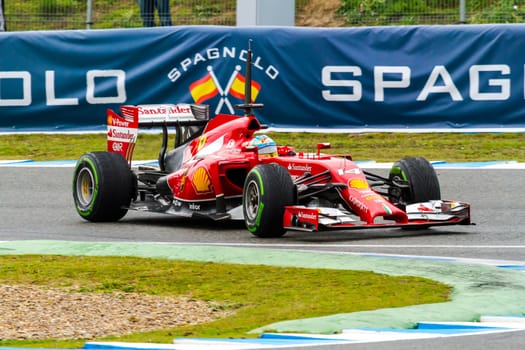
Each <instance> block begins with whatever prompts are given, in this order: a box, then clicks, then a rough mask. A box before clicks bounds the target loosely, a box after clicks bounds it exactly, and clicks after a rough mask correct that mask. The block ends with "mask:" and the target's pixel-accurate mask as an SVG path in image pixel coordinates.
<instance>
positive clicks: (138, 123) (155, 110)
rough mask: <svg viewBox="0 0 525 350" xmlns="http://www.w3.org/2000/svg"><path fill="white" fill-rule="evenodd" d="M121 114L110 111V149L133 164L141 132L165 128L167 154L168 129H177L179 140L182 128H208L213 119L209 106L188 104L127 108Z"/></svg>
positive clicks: (122, 107) (108, 117)
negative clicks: (134, 152) (153, 128)
mask: <svg viewBox="0 0 525 350" xmlns="http://www.w3.org/2000/svg"><path fill="white" fill-rule="evenodd" d="M120 113H121V114H120V115H119V114H117V113H116V112H114V111H113V110H111V109H108V110H107V128H108V137H107V143H108V144H107V146H108V151H109V152H116V153H120V154H121V155H122V156H123V157H124V158H125V159H126V160H127V161H128V162H129V163H130V164H131V159H132V156H133V150H134V148H135V144H136V142H137V136H138V129H139V128H152V127H161V128H162V133H163V138H162V143H163V145H162V149H163V150H164V151H165V150H166V147H167V138H168V130H167V127H170V126H174V127H176V136H177V138H178V137H179V135H180V134H181V132H180V131H181V127H185V126H204V125H206V123H207V122H208V121H209V119H210V109H209V106H207V105H195V104H186V103H179V104H176V105H175V104H150V105H137V106H132V105H126V106H121V107H120ZM161 151H162V150H161Z"/></svg>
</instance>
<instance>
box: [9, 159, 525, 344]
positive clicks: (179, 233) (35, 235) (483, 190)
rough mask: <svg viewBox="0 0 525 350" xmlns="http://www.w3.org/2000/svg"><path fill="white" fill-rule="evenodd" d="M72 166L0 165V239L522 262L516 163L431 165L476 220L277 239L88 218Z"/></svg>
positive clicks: (486, 338)
mask: <svg viewBox="0 0 525 350" xmlns="http://www.w3.org/2000/svg"><path fill="white" fill-rule="evenodd" d="M72 172H73V169H72V168H71V167H43V168H42V167H39V168H37V167H0V241H14V240H17V241H18V240H64V241H82V242H173V243H184V244H191V243H194V244H197V243H198V244H211V245H219V246H222V245H224V246H241V247H258V248H265V247H267V248H281V249H282V248H285V249H294V250H314V251H331V252H332V251H334V252H352V253H359V252H362V253H381V254H399V255H419V256H421V255H422V256H439V257H458V258H469V259H494V260H501V261H516V262H521V263H522V264H523V262H524V261H525V238H524V237H525V228H524V226H523V224H522V220H523V219H525V200H524V198H525V189H524V187H523V184H524V183H525V170H520V169H514V170H512V169H511V170H501V169H473V170H459V169H438V170H437V172H438V176H439V178H440V183H441V192H442V197H443V198H448V199H456V200H461V201H466V202H470V203H471V204H472V220H473V222H474V223H475V224H476V225H471V226H450V227H440V228H433V229H430V230H417V231H403V230H397V229H389V230H359V231H350V232H331V233H316V234H312V233H303V232H288V233H287V234H286V235H285V236H284V237H282V238H279V239H260V238H256V237H253V236H251V235H250V234H249V233H248V232H247V231H246V230H245V229H244V226H243V224H242V223H235V222H231V223H227V224H221V225H216V224H215V223H213V222H207V221H205V222H196V221H192V220H186V219H177V218H172V217H169V216H166V215H157V214H155V215H152V214H148V213H136V212H130V213H128V215H127V216H126V217H125V218H124V219H123V220H122V221H121V222H119V223H113V224H110V223H108V224H106V223H104V224H93V223H89V222H86V221H84V220H82V219H81V218H80V217H79V216H78V215H77V213H76V212H75V209H74V207H73V201H72V195H71V182H72ZM375 172H378V173H382V172H383V173H384V172H386V170H375ZM523 302H524V303H525V301H523ZM523 344H525V331H519V332H509V333H501V334H491V335H483V336H463V337H454V338H443V339H440V338H436V339H427V340H410V341H401V342H395V343H392V342H387V343H373V344H352V345H339V346H333V345H332V346H331V347H330V349H387V348H388V349H420V348H425V349H452V348H454V349H455V348H462V349H478V348H484V349H496V348H504V349H519V348H520V349H521V348H522V347H523Z"/></svg>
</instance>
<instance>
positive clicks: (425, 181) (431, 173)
mask: <svg viewBox="0 0 525 350" xmlns="http://www.w3.org/2000/svg"><path fill="white" fill-rule="evenodd" d="M389 180H390V182H392V183H393V185H391V187H390V189H389V191H388V192H389V199H390V201H391V202H393V203H394V204H401V205H407V204H412V203H419V202H428V201H430V200H438V199H441V190H440V187H439V180H438V177H437V175H436V171H435V170H434V167H433V166H432V164H430V163H429V162H428V161H427V160H426V159H425V158H422V157H408V158H403V159H401V160H399V161H397V162H395V163H394V165H393V166H392V169H391V170H390V175H389ZM396 184H400V186H396Z"/></svg>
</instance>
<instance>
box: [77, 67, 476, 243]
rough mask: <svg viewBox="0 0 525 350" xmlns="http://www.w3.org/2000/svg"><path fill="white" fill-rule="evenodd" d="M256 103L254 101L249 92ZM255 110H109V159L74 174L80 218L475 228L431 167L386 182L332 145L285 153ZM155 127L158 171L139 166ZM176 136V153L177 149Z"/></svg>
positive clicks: (417, 164)
mask: <svg viewBox="0 0 525 350" xmlns="http://www.w3.org/2000/svg"><path fill="white" fill-rule="evenodd" d="M249 77H250V75H249V74H247V80H248V79H249ZM247 84H248V83H247ZM246 95H247V96H248V98H247V101H250V99H249V98H250V94H249V88H247V89H246ZM255 107H259V105H254V104H250V103H245V104H244V105H241V106H240V108H243V109H245V112H246V113H245V116H242V117H240V116H235V115H226V114H220V115H217V116H215V117H214V118H212V119H210V118H209V109H208V108H207V106H202V105H188V104H177V105H142V106H122V107H121V114H120V115H119V114H117V113H115V112H113V111H111V110H109V111H108V151H107V152H90V153H87V154H84V155H83V156H82V157H81V158H80V159H79V160H78V162H77V165H76V168H75V171H74V178H73V197H74V201H75V206H76V209H77V212H78V213H79V214H80V216H81V217H82V218H84V219H86V220H89V221H117V220H119V219H121V218H122V217H123V216H124V215H125V214H126V213H127V211H128V210H129V209H133V210H139V211H148V212H157V213H166V214H172V215H177V216H182V217H193V218H204V217H205V218H211V219H213V220H228V219H234V220H244V222H245V224H246V227H247V229H248V230H249V231H250V232H251V233H252V234H254V235H256V236H259V237H280V236H282V235H283V234H285V232H286V231H287V230H300V231H325V230H346V229H365V228H387V227H400V228H425V227H430V226H437V225H455V224H470V205H469V204H467V203H463V202H457V201H451V200H442V199H441V193H440V186H439V182H438V178H437V176H436V173H435V171H434V168H433V167H432V165H431V164H430V163H429V162H428V161H426V160H425V159H423V158H419V157H417V158H404V159H401V160H399V161H397V162H396V163H395V164H394V165H393V167H392V168H391V170H390V173H389V175H388V177H382V176H379V175H376V174H372V173H370V172H368V171H365V170H363V169H361V168H360V167H359V166H358V165H357V164H356V163H354V162H353V161H352V159H351V157H350V156H333V155H326V154H323V153H321V150H322V149H325V148H328V147H329V144H325V143H319V144H317V152H312V153H304V152H298V151H296V150H295V149H293V148H292V147H289V146H278V145H276V144H275V143H274V142H273V141H272V140H271V139H270V138H269V137H267V136H265V135H261V134H260V131H261V130H262V129H264V126H263V125H261V124H260V123H259V121H258V119H257V118H256V117H255V116H254V115H253V113H252V108H255ZM151 127H160V128H162V147H161V150H160V154H159V158H158V165H155V166H139V167H138V168H137V167H132V166H131V158H132V154H133V149H134V146H135V143H136V140H137V135H138V130H139V128H151ZM171 129H174V135H175V137H174V138H175V144H174V147H173V148H171V149H169V150H168V148H169V147H168V138H169V134H170V133H169V130H171Z"/></svg>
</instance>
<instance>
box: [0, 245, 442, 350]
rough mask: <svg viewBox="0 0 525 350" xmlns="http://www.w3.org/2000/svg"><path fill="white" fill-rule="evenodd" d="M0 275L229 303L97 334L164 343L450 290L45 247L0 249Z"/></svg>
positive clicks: (431, 299) (234, 333)
mask: <svg viewBox="0 0 525 350" xmlns="http://www.w3.org/2000/svg"><path fill="white" fill-rule="evenodd" d="M283 254H285V253H283ZM0 283H1V284H16V285H32V286H35V285H37V286H42V287H48V286H49V287H54V288H68V291H71V288H72V287H74V288H73V290H72V291H71V292H78V293H83V292H96V293H109V292H114V291H123V292H135V293H145V294H153V295H169V296H190V297H192V298H196V299H200V300H206V301H213V302H215V303H216V304H218V305H219V306H215V307H220V308H223V309H228V310H232V311H234V313H233V314H232V315H231V316H228V317H226V318H223V319H219V320H216V321H213V322H210V323H207V324H202V325H197V326H185V327H181V328H175V329H162V330H158V331H154V332H147V333H136V334H131V335H124V336H121V337H107V338H104V339H103V340H105V341H110V340H112V341H131V342H152V343H155V342H159V343H171V342H172V341H173V338H174V337H182V336H190V337H246V336H248V335H247V334H246V332H248V331H250V330H252V329H254V328H257V327H260V326H263V325H267V324H270V323H273V322H277V321H282V320H290V319H299V318H306V317H317V316H324V315H331V314H336V313H345V312H355V311H363V310H374V309H378V308H391V307H401V306H406V305H414V304H425V303H437V302H444V301H447V300H449V299H448V296H449V294H450V292H451V288H450V287H449V286H446V285H443V284H441V283H438V282H435V281H432V280H429V279H425V278H420V277H405V276H397V277H392V276H386V275H381V274H376V273H373V272H357V271H347V270H325V269H307V268H283V267H272V266H264V265H257V266H253V265H239V264H217V263H210V262H208V263H201V262H190V261H174V260H163V259H145V258H133V257H65V256H47V255H46V256H33V255H22V256H0ZM250 336H254V335H250ZM99 340H101V339H99ZM82 344H83V341H82V340H70V341H67V340H66V341H64V340H43V341H30V340H27V341H9V340H2V341H0V346H16V347H28V346H31V347H68V348H79V347H81V346H82Z"/></svg>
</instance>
